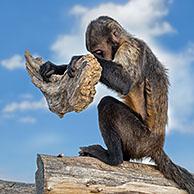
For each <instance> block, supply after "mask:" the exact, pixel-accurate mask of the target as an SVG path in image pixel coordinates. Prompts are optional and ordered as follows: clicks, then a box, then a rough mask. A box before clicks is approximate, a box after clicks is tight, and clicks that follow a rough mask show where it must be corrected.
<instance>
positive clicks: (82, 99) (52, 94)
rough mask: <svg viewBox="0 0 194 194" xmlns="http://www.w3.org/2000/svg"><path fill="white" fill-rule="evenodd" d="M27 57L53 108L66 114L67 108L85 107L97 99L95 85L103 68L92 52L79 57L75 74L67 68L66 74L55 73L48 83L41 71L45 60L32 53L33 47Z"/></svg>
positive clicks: (33, 77)
mask: <svg viewBox="0 0 194 194" xmlns="http://www.w3.org/2000/svg"><path fill="white" fill-rule="evenodd" d="M25 58H26V69H27V71H28V73H29V75H30V77H31V79H32V82H33V83H34V85H35V86H36V87H38V88H39V89H40V90H41V91H42V93H43V94H44V96H45V98H46V100H47V103H48V106H49V109H50V110H51V111H52V112H54V113H56V114H57V115H59V116H60V117H63V115H64V114H65V113H67V112H71V111H75V112H80V111H82V110H83V109H85V108H86V107H87V106H88V105H89V104H90V103H91V102H92V101H93V97H94V95H95V93H96V90H95V85H96V84H97V83H98V81H99V79H100V76H101V71H102V68H101V66H100V64H99V63H98V61H97V59H96V58H95V57H94V56H93V55H92V54H87V55H85V56H83V57H82V58H81V59H79V60H78V61H77V63H76V69H77V71H76V76H75V77H74V78H70V77H69V76H68V75H67V72H65V73H64V74H63V75H52V76H51V77H50V79H49V80H50V82H48V83H47V82H45V81H43V79H42V77H41V76H40V74H39V69H40V66H41V65H42V64H43V63H44V61H43V60H42V59H41V58H34V57H32V56H31V54H30V52H29V51H26V52H25Z"/></svg>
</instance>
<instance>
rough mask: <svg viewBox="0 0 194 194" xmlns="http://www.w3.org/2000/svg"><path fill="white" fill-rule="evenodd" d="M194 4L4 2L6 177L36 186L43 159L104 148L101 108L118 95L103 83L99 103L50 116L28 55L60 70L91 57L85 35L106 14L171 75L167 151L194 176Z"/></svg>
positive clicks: (1, 144) (1, 129)
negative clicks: (86, 147)
mask: <svg viewBox="0 0 194 194" xmlns="http://www.w3.org/2000/svg"><path fill="white" fill-rule="evenodd" d="M193 7H194V2H193V1H192V0H187V1H184V2H183V1H175V0H174V1H172V0H170V1H167V0H131V1H130V2H129V1H124V0H122V1H116V0H115V1H105V0H104V1H103V0H98V1H97V0H93V1H89V0H88V1H87V0H86V1H78V0H77V1H62V0H57V1H52V0H42V1H38V0H33V1H32V0H29V1H25V0H18V1H11V0H1V1H0V80H1V82H0V133H1V135H0V150H1V157H0V178H1V179H8V180H18V181H25V182H33V181H34V173H35V170H36V154H37V153H47V154H54V155H57V154H58V153H64V154H65V155H68V156H72V155H77V153H78V151H79V147H80V146H83V145H88V144H93V143H100V144H103V141H102V138H101V136H100V132H99V129H98V122H97V121H98V120H97V109H96V104H97V103H98V101H99V99H100V98H101V97H102V96H104V95H109V94H113V95H114V96H115V94H114V93H112V92H111V91H110V90H107V89H106V88H105V87H103V86H101V85H99V86H98V87H97V97H96V99H95V102H94V103H93V104H92V105H91V106H90V107H89V108H88V109H86V110H84V111H83V112H81V113H79V114H78V113H69V114H67V115H65V117H64V118H63V119H59V118H58V117H57V116H56V115H54V114H53V113H51V112H49V111H48V108H47V107H46V105H45V101H44V99H43V96H42V94H41V93H40V91H39V90H38V89H37V88H35V87H34V85H32V83H31V81H30V79H29V77H28V75H27V72H26V70H25V68H24V58H23V54H24V51H25V49H30V51H31V52H32V53H33V54H36V55H40V56H42V57H43V58H44V59H45V60H48V59H49V60H52V61H53V62H56V63H58V64H60V63H67V62H68V61H69V59H70V58H71V56H73V55H75V54H81V53H86V50H85V44H84V32H85V28H86V26H87V24H88V22H89V21H90V20H91V19H94V18H96V17H97V16H99V15H109V16H112V17H114V18H115V19H117V20H118V21H119V22H120V23H121V24H122V25H123V26H124V27H125V28H126V29H127V31H129V32H130V33H132V34H134V35H136V36H137V37H140V38H142V39H144V40H145V41H146V42H147V43H148V45H150V47H151V48H152V50H153V51H154V52H155V53H156V55H157V56H158V58H159V59H160V60H161V61H162V62H163V63H164V65H165V66H166V67H167V68H168V69H169V76H170V81H171V86H170V94H169V124H168V127H167V135H166V142H165V150H166V152H167V153H168V155H169V156H170V157H171V158H172V159H173V160H174V161H175V162H176V163H177V164H180V165H182V166H184V167H186V168H188V169H189V170H191V171H193V172H194V151H193V149H194V110H193V107H194V87H193V83H194V77H193V73H194V36H193V34H194V24H192V18H194V13H193V10H192V9H193Z"/></svg>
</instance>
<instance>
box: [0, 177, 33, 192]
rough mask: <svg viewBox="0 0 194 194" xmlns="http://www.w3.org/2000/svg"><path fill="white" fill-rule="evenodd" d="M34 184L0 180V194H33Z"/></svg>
mask: <svg viewBox="0 0 194 194" xmlns="http://www.w3.org/2000/svg"><path fill="white" fill-rule="evenodd" d="M35 193H36V187H35V184H27V183H19V182H11V181H3V180H0V194H35Z"/></svg>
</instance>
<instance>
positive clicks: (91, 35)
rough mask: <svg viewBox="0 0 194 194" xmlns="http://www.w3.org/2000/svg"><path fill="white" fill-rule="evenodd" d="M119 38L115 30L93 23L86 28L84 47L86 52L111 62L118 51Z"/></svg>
mask: <svg viewBox="0 0 194 194" xmlns="http://www.w3.org/2000/svg"><path fill="white" fill-rule="evenodd" d="M118 45H119V37H118V33H117V32H116V31H115V29H112V28H110V27H107V26H104V25H102V24H98V23H95V25H94V24H90V25H89V26H88V29H87V32H86V47H87V49H88V51H90V52H91V53H93V54H96V55H98V56H100V57H103V58H104V59H106V60H113V59H114V55H115V53H116V51H117V49H118V47H119V46H118Z"/></svg>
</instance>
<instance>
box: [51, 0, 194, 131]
mask: <svg viewBox="0 0 194 194" xmlns="http://www.w3.org/2000/svg"><path fill="white" fill-rule="evenodd" d="M171 3H172V1H168V0H131V1H128V2H127V3H125V4H115V3H103V4H100V5H98V6H97V7H94V8H91V7H86V6H81V5H76V6H74V7H73V8H72V9H71V10H70V14H72V15H73V16H75V19H76V20H77V22H76V24H77V25H76V26H75V27H74V29H71V30H72V31H73V32H74V33H72V34H64V35H60V36H59V37H58V38H57V40H56V42H54V43H53V45H52V46H51V50H52V51H53V54H54V58H55V60H57V61H60V62H64V61H67V60H69V59H70V58H71V56H73V55H75V54H79V53H84V52H86V49H85V46H84V45H85V43H84V42H85V41H84V38H85V30H86V27H87V25H88V23H89V22H90V21H91V20H92V19H95V18H97V17H98V16H100V15H108V16H111V17H113V18H115V19H116V20H117V21H119V22H120V23H121V24H122V25H123V27H124V28H125V29H126V30H127V31H128V32H130V33H131V34H134V35H135V36H137V37H139V38H142V39H144V40H145V41H146V42H147V43H148V45H149V46H150V47H151V49H152V50H153V51H154V53H155V54H156V56H157V57H158V58H159V60H160V61H161V62H162V63H163V64H164V65H166V67H167V68H169V76H170V82H171V87H170V100H169V101H170V103H169V105H170V109H169V113H170V114H169V116H170V119H169V125H168V126H169V128H170V129H173V130H179V131H182V132H183V131H185V132H194V121H193V122H192V121H189V120H188V118H190V119H191V118H192V115H193V113H194V112H193V110H192V107H194V87H193V86H192V83H194V77H193V76H192V71H191V69H193V63H194V46H193V45H192V44H191V45H188V46H187V48H186V49H185V48H183V49H182V51H181V52H178V53H177V52H176V53H175V52H172V51H170V50H168V49H166V48H164V47H163V45H162V44H159V43H158V41H157V38H158V37H160V36H162V35H164V34H173V33H175V32H176V29H174V28H173V26H172V25H171V24H170V22H169V21H168V20H167V19H166V16H167V15H168V13H169V7H170V4H171ZM104 95H110V90H108V89H106V88H105V87H102V86H101V85H98V86H97V95H96V98H95V101H94V103H93V104H95V103H97V102H99V99H100V98H101V97H102V96H104ZM114 96H116V95H115V94H114Z"/></svg>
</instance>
